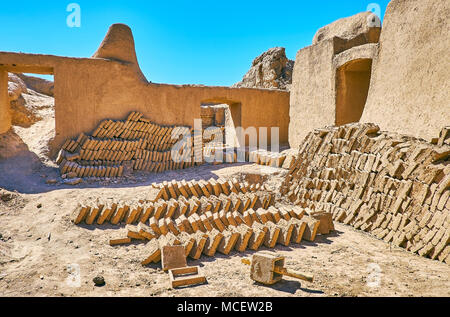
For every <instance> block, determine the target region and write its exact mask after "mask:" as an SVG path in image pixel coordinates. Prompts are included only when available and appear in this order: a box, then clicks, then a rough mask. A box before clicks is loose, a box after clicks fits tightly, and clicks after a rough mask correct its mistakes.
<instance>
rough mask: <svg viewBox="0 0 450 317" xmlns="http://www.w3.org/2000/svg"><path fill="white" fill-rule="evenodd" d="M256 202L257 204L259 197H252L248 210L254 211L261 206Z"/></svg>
mask: <svg viewBox="0 0 450 317" xmlns="http://www.w3.org/2000/svg"><path fill="white" fill-rule="evenodd" d="M258 202H259V197H258V196H256V195H254V196H253V197H252V199H251V203H250V207H249V208H248V209H255V208H259V207H261V206H262V204H258Z"/></svg>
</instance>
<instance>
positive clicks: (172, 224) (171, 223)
mask: <svg viewBox="0 0 450 317" xmlns="http://www.w3.org/2000/svg"><path fill="white" fill-rule="evenodd" d="M164 220H165V222H166V225H167V228H169V231H170V232H171V233H173V234H174V235H175V236H178V235H179V234H180V230H178V228H177V226H176V224H175V222H174V221H173V220H172V219H171V218H165V219H164Z"/></svg>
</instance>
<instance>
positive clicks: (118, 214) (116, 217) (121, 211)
mask: <svg viewBox="0 0 450 317" xmlns="http://www.w3.org/2000/svg"><path fill="white" fill-rule="evenodd" d="M127 210H128V206H126V205H124V206H121V207H119V208H118V209H117V211H116V213H115V214H114V216H113V217H112V219H111V224H113V225H117V224H118V223H119V222H120V221H121V220H122V218H123V217H124V216H125V214H126V212H127Z"/></svg>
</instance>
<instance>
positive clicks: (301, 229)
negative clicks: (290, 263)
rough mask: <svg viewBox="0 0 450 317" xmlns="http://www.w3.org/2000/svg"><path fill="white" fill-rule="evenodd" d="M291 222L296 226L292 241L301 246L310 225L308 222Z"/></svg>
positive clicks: (293, 220)
mask: <svg viewBox="0 0 450 317" xmlns="http://www.w3.org/2000/svg"><path fill="white" fill-rule="evenodd" d="M290 222H291V223H293V224H295V228H294V230H293V232H292V237H291V241H292V242H294V243H297V244H299V243H300V242H301V241H302V238H303V234H304V233H305V230H306V227H307V226H308V224H307V222H306V221H299V220H295V219H292V220H290Z"/></svg>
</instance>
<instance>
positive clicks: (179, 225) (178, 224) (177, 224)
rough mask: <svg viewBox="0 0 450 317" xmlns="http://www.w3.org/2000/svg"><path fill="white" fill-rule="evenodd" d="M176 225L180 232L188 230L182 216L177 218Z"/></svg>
mask: <svg viewBox="0 0 450 317" xmlns="http://www.w3.org/2000/svg"><path fill="white" fill-rule="evenodd" d="M175 225H176V226H177V229H178V231H179V232H180V233H181V232H186V228H185V226H184V224H183V221H182V220H181V219H180V218H177V219H175Z"/></svg>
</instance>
